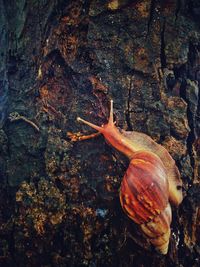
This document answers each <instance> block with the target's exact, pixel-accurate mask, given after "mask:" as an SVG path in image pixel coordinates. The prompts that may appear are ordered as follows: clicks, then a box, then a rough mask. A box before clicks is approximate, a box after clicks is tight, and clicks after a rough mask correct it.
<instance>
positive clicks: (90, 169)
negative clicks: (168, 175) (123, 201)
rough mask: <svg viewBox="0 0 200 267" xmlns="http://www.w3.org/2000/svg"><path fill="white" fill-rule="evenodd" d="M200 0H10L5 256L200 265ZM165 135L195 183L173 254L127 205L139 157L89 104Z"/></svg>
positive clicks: (0, 36)
mask: <svg viewBox="0 0 200 267" xmlns="http://www.w3.org/2000/svg"><path fill="white" fill-rule="evenodd" d="M199 16H200V4H199V1H195V0H177V1H173V0H167V1H156V0H151V1H150V0H144V1H128V0H123V1H122V0H121V1H120V0H118V1H117V0H113V1H108V0H93V1H92V0H91V1H84V0H73V1H66V0H65V1H64V0H57V1H56V0H55V1H47V0H42V1H36V0H35V1H34V0H30V1H28V0H18V1H11V0H8V1H5V0H0V51H1V53H0V58H1V59H0V112H1V114H0V122H1V129H0V178H1V183H0V191H1V194H0V266H19V267H23V266H43V267H47V266H48V267H49V266H75V267H78V266H90V267H94V266H104V267H106V266H113V267H114V266H115V267H116V266H126V267H129V266H134V267H137V266H138V267H139V266H140V267H142V266H144V267H147V266H152V267H154V266H156V267H157V266H163V267H164V266H165V267H166V266H184V267H186V266H194V267H195V266H199V265H200V262H199V256H200V209H199V203H200V186H199V178H198V177H199V172H200V165H199V154H200V152H199V148H200V139H199V134H200V120H199V116H200V103H199V95H198V93H199V85H198V83H199V82H200V20H199ZM111 98H112V99H113V100H114V111H115V119H116V122H117V125H118V126H119V127H120V128H123V129H125V130H136V131H141V132H144V133H147V134H148V135H149V136H151V137H152V138H153V139H154V140H155V141H157V142H158V143H160V144H162V145H163V146H165V147H166V148H167V149H168V151H169V152H170V154H171V155H172V156H173V158H174V159H175V160H176V163H177V166H178V167H179V170H180V172H181V177H182V180H183V183H184V188H185V193H184V196H185V197H184V200H183V203H182V204H181V205H180V206H179V208H178V209H177V208H173V221H172V225H171V229H172V235H171V239H170V248H169V252H168V255H167V256H161V255H159V254H158V253H157V252H156V251H155V250H154V248H153V247H152V246H151V245H150V244H149V243H148V242H147V240H146V239H145V238H144V236H143V235H142V234H141V233H140V232H139V230H138V227H137V225H135V224H134V223H133V222H132V221H131V220H130V219H129V218H128V217H127V216H126V215H125V214H124V213H123V211H122V209H121V207H120V202H119V196H118V193H119V187H120V182H121V179H122V177H123V174H124V172H125V170H126V168H127V166H128V162H127V161H126V159H124V157H123V156H122V155H120V154H119V153H118V152H116V151H114V149H112V148H111V147H110V146H108V145H107V144H106V142H105V141H104V139H103V137H101V136H99V137H97V138H96V139H93V140H88V141H82V142H75V143H73V142H71V141H70V139H69V138H68V136H67V132H78V131H80V132H83V133H85V134H87V133H89V132H92V131H90V129H88V127H86V126H84V125H81V124H78V123H77V122H76V117H77V116H81V117H83V118H86V119H87V120H89V121H92V122H94V123H96V124H98V125H101V124H102V123H105V122H106V121H107V118H108V113H109V100H110V99H111Z"/></svg>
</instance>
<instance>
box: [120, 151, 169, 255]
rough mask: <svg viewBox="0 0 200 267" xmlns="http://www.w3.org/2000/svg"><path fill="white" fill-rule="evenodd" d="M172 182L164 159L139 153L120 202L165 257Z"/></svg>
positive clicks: (167, 242)
mask: <svg viewBox="0 0 200 267" xmlns="http://www.w3.org/2000/svg"><path fill="white" fill-rule="evenodd" d="M168 187H169V185H168V180H167V174H166V171H165V168H164V165H163V163H162V161H161V160H160V158H159V157H158V156H156V155H155V154H153V153H151V152H148V151H140V152H136V153H135V155H134V156H133V158H132V160H131V162H130V164H129V167H128V169H127V171H126V173H125V175H124V178H123V180H122V183H121V188H120V202H121V205H122V208H123V210H124V211H125V213H126V214H127V215H128V216H129V217H130V218H131V219H132V220H133V221H134V222H136V223H137V224H139V225H140V228H141V230H142V231H143V232H144V233H145V235H146V236H147V238H148V239H149V241H150V242H151V243H152V244H153V245H154V246H155V247H156V249H157V250H158V251H159V252H160V253H161V254H166V253H167V251H168V244H169V237H170V224H171V207H170V204H169V202H168V195H169V190H168Z"/></svg>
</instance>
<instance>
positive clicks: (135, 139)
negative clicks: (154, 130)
mask: <svg viewBox="0 0 200 267" xmlns="http://www.w3.org/2000/svg"><path fill="white" fill-rule="evenodd" d="M121 134H122V135H123V136H124V137H126V138H128V139H129V140H130V142H131V143H132V145H133V147H134V148H135V149H136V150H147V151H150V152H152V153H154V154H156V155H157V156H158V157H159V158H160V159H161V160H162V162H163V164H164V166H165V169H166V172H167V177H168V181H169V200H170V202H171V203H172V204H174V205H176V206H177V205H179V204H180V203H181V202H182V200H183V194H182V181H181V177H180V173H179V170H178V168H177V166H176V164H175V161H174V160H173V158H172V157H171V156H170V154H169V152H168V151H167V150H166V149H165V148H164V147H163V146H161V145H159V144H157V143H156V142H155V141H154V140H153V139H152V138H151V137H150V136H148V135H146V134H144V133H140V132H136V131H132V132H130V131H124V130H121Z"/></svg>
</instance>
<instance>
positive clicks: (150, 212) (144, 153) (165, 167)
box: [77, 100, 183, 254]
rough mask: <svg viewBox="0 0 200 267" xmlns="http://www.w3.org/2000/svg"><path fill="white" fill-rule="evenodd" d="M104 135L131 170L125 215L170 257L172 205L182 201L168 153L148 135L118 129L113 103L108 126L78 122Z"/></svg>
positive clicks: (123, 196) (123, 195)
mask: <svg viewBox="0 0 200 267" xmlns="http://www.w3.org/2000/svg"><path fill="white" fill-rule="evenodd" d="M77 120H78V121H82V122H83V123H85V124H87V125H89V126H90V127H92V128H94V129H96V130H97V131H98V132H99V133H102V134H103V135H104V137H105V139H106V140H107V142H108V143H109V144H110V145H112V146H113V147H114V148H116V149H117V150H118V151H120V152H122V153H123V154H125V155H126V156H127V157H128V158H129V160H130V164H129V167H128V169H127V171H126V173H125V175H124V177H123V179H122V182H121V187H120V203H121V206H122V208H123V210H124V211H125V213H126V214H127V215H128V216H129V217H130V218H131V219H132V220H133V221H134V222H135V223H137V224H139V225H140V228H141V230H142V232H143V233H144V234H145V235H146V236H147V238H148V239H149V241H150V242H151V243H152V244H153V245H154V246H155V248H156V249H157V250H158V251H159V252H160V253H161V254H167V251H168V245H169V239H170V224H171V220H172V212H171V206H170V203H171V204H174V205H179V204H180V203H181V201H182V198H183V197H182V190H181V189H182V181H181V179H180V173H179V170H178V168H177V166H176V164H175V161H174V160H173V159H172V157H171V156H170V154H169V153H168V151H167V150H166V149H165V148H164V147H162V146H161V145H159V144H157V143H156V142H155V141H153V139H152V138H151V137H149V136H148V135H146V134H143V133H139V132H135V131H131V132H130V131H129V132H128V131H124V130H121V129H118V128H117V127H116V126H115V123H114V121H113V101H112V100H111V108H110V117H109V120H108V123H107V124H105V125H102V126H101V127H100V126H97V125H95V124H93V123H90V122H88V121H85V120H83V119H81V118H77Z"/></svg>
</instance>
